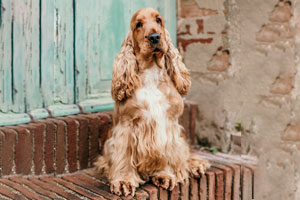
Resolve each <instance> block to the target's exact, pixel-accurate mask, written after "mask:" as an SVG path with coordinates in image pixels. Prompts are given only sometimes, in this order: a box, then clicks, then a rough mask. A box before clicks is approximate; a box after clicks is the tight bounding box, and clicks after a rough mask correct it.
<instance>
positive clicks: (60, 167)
mask: <svg viewBox="0 0 300 200" xmlns="http://www.w3.org/2000/svg"><path fill="white" fill-rule="evenodd" d="M49 121H51V122H53V123H54V124H55V125H56V133H55V173H56V174H62V173H64V171H65V167H66V153H67V151H66V150H67V145H66V132H67V127H66V124H65V123H64V122H63V121H62V120H57V119H49Z"/></svg>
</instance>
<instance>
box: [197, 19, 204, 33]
mask: <svg viewBox="0 0 300 200" xmlns="http://www.w3.org/2000/svg"><path fill="white" fill-rule="evenodd" d="M196 24H197V26H198V28H197V33H198V34H199V33H203V19H196Z"/></svg>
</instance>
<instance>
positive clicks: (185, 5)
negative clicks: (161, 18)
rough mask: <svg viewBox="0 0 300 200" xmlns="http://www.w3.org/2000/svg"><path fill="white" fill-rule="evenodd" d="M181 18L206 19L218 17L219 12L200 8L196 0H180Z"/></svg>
mask: <svg viewBox="0 0 300 200" xmlns="http://www.w3.org/2000/svg"><path fill="white" fill-rule="evenodd" d="M179 6H180V10H181V12H180V16H181V17H183V18H193V17H204V16H211V15H217V14H218V11H216V10H210V9H205V8H199V7H198V5H197V3H196V2H195V1H194V0H184V1H183V0H180V4H179Z"/></svg>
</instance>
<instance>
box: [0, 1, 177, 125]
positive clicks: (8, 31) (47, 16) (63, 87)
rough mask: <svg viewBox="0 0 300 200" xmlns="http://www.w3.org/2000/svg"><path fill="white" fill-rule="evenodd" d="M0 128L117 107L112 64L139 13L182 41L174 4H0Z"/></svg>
mask: <svg viewBox="0 0 300 200" xmlns="http://www.w3.org/2000/svg"><path fill="white" fill-rule="evenodd" d="M0 4H1V5H0V8H2V9H1V12H0V126H1V125H11V124H19V123H26V122H28V121H30V117H29V115H28V114H31V115H32V116H33V117H34V118H36V119H40V118H45V117H48V116H49V111H50V113H51V114H52V115H53V116H64V115H69V114H76V113H79V112H80V109H79V106H81V107H82V108H83V110H85V111H87V112H96V111H100V110H106V109H112V106H113V102H112V99H111V97H110V82H111V77H112V64H113V60H114V57H115V56H116V54H117V53H118V51H119V49H120V46H121V44H122V41H123V39H124V37H125V36H126V34H127V32H128V30H129V22H130V18H131V16H132V15H133V13H135V12H136V11H137V10H138V9H140V8H143V7H153V8H155V9H157V10H159V11H160V12H161V14H162V16H163V17H164V18H165V21H166V27H167V29H168V30H169V32H170V33H171V36H172V38H173V41H176V0H164V1H163V0H0Z"/></svg>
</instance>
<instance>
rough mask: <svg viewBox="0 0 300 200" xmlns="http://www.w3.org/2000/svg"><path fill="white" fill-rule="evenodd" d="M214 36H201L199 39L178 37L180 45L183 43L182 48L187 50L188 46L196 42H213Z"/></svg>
mask: <svg viewBox="0 0 300 200" xmlns="http://www.w3.org/2000/svg"><path fill="white" fill-rule="evenodd" d="M212 41H213V38H199V39H183V38H177V43H178V46H180V45H181V47H182V50H183V51H186V50H187V46H188V45H190V44H194V43H201V44H209V43H212Z"/></svg>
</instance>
